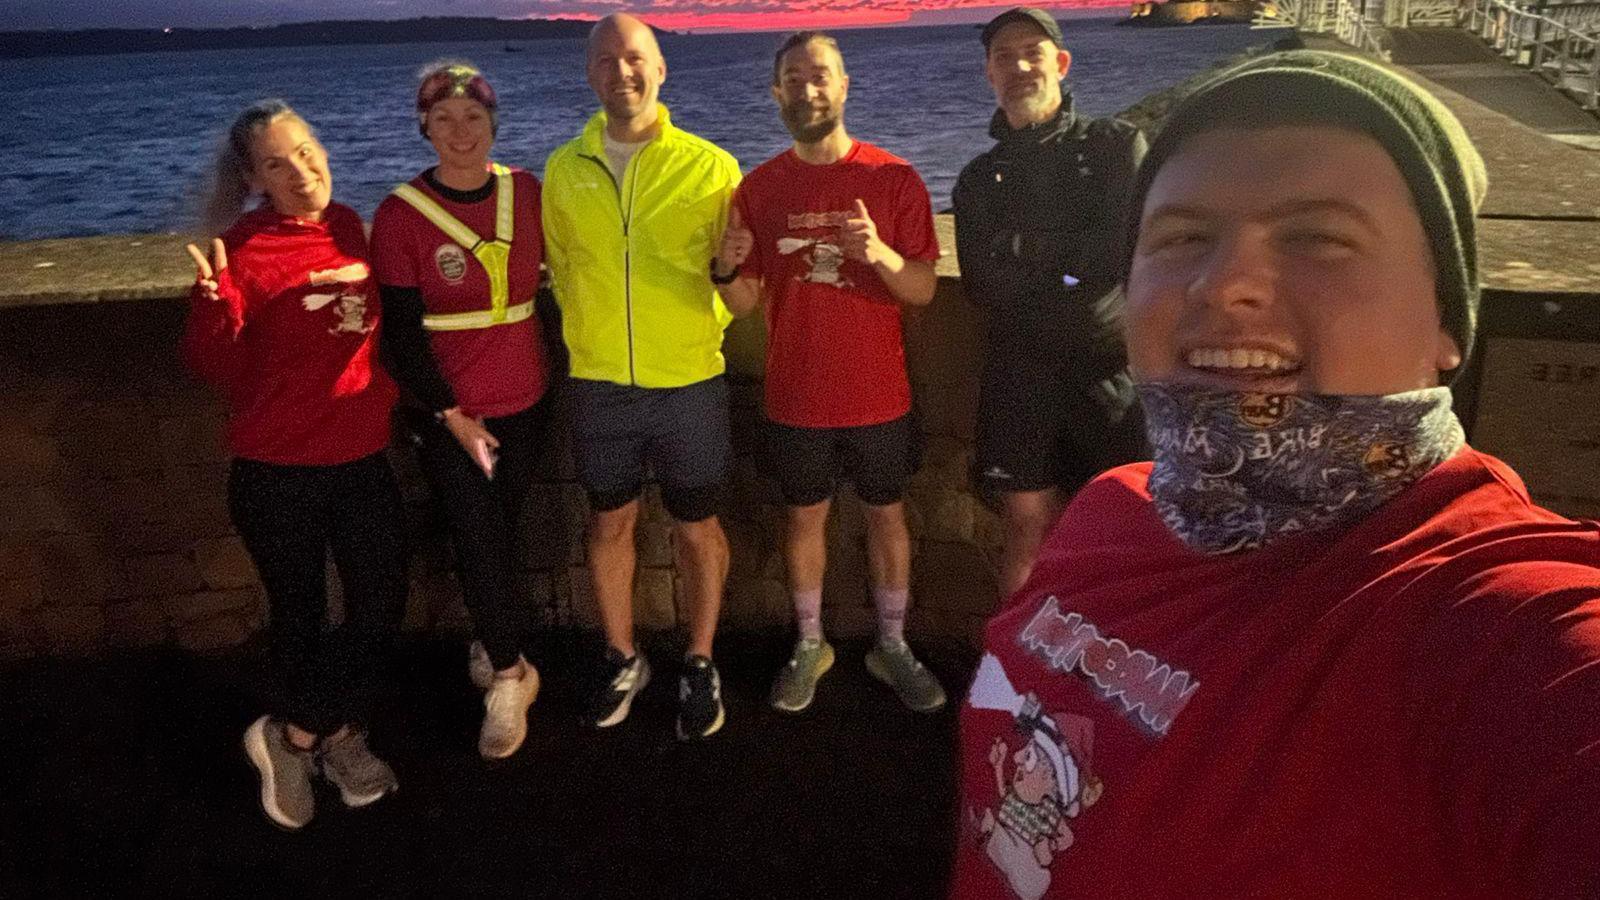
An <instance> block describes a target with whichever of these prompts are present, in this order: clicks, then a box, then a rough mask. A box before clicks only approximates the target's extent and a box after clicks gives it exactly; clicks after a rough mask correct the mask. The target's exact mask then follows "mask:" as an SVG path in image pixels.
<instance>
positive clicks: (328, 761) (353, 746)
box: [317, 728, 400, 809]
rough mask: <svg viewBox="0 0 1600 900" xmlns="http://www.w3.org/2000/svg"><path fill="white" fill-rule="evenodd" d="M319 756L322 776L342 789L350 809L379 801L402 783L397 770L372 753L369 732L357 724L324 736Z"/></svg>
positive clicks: (342, 796)
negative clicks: (331, 735)
mask: <svg viewBox="0 0 1600 900" xmlns="http://www.w3.org/2000/svg"><path fill="white" fill-rule="evenodd" d="M317 756H318V758H319V759H320V760H321V762H322V775H323V777H324V778H327V779H328V783H329V784H332V785H333V786H334V787H336V788H338V789H339V796H340V797H341V798H342V799H343V800H344V805H345V806H348V807H350V808H351V809H355V808H356V807H361V806H366V805H368V804H370V803H376V802H378V801H379V800H380V799H382V798H383V795H385V794H388V793H391V792H393V791H396V790H398V789H399V787H400V781H399V779H397V778H395V777H394V770H393V769H391V768H389V764H388V763H386V762H384V761H383V760H381V759H379V758H377V757H376V756H373V755H372V751H371V750H368V749H367V737H366V735H364V734H362V733H361V732H360V731H357V730H356V729H354V728H347V729H345V731H344V733H343V734H337V735H334V736H333V737H330V738H324V739H323V741H322V750H321V752H320V753H318V754H317Z"/></svg>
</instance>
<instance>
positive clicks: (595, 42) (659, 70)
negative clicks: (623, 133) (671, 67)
mask: <svg viewBox="0 0 1600 900" xmlns="http://www.w3.org/2000/svg"><path fill="white" fill-rule="evenodd" d="M588 71H589V87H591V88H593V89H594V93H595V96H596V97H599V98H600V105H601V106H603V107H605V111H606V116H607V118H608V119H610V120H611V122H612V123H613V124H626V123H632V122H641V123H649V122H653V121H654V120H655V115H656V98H657V96H658V95H659V94H660V91H661V83H662V82H663V81H665V80H666V78H667V63H666V60H665V59H663V58H662V56H661V47H660V45H659V44H657V43H656V36H655V33H654V32H652V31H651V30H650V26H648V25H646V24H644V23H643V22H641V21H639V20H638V19H635V18H634V17H632V16H629V15H626V14H622V13H618V14H615V15H611V16H608V17H606V18H605V19H602V20H601V21H600V23H599V24H598V25H596V26H595V29H594V31H593V32H592V33H591V34H590V36H589V63H588Z"/></svg>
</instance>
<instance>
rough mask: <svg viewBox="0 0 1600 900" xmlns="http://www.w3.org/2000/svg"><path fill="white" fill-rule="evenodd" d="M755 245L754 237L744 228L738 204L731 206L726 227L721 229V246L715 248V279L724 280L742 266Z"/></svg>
mask: <svg viewBox="0 0 1600 900" xmlns="http://www.w3.org/2000/svg"><path fill="white" fill-rule="evenodd" d="M755 243H756V239H755V235H754V234H752V233H751V231H750V229H748V228H746V227H744V216H742V215H741V214H740V213H739V204H737V203H735V204H732V205H731V206H730V207H729V209H728V227H727V228H725V229H723V231H722V244H721V246H719V247H718V248H717V258H716V269H717V273H716V274H717V277H719V278H725V277H727V275H728V274H729V273H730V272H732V271H734V270H735V269H737V268H739V266H741V265H743V264H744V261H745V260H746V259H749V258H750V251H751V250H752V249H753V248H754V247H755Z"/></svg>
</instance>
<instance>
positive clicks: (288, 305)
mask: <svg viewBox="0 0 1600 900" xmlns="http://www.w3.org/2000/svg"><path fill="white" fill-rule="evenodd" d="M222 242H223V243H224V244H225V245H226V246H227V248H228V267H227V268H225V269H223V270H222V271H221V272H220V273H219V274H218V277H217V282H218V290H217V292H218V294H220V295H221V297H222V300H221V302H217V301H212V300H207V299H205V298H204V297H203V296H202V295H201V294H200V292H199V290H198V289H196V291H195V292H194V294H193V296H192V299H191V303H190V309H189V320H188V323H187V327H186V328H185V331H184V336H183V348H182V349H183V357H184V361H185V362H187V363H188V365H189V367H190V368H191V369H193V370H194V371H195V372H196V373H197V374H199V375H200V376H201V377H203V378H205V379H206V380H207V381H210V382H212V383H213V384H215V385H217V386H218V387H220V388H221V389H222V390H223V391H224V392H226V394H227V395H228V399H229V401H230V402H231V404H232V407H233V415H232V416H231V417H230V418H229V420H228V446H229V449H230V450H231V451H232V452H233V454H234V455H235V456H241V457H244V458H245V459H253V460H258V461H260V462H268V463H278V464H280V465H318V466H320V465H334V464H337V463H344V462H350V461H351V460H355V459H360V458H361V457H363V456H368V455H370V454H373V453H376V452H378V451H379V450H382V449H383V448H384V447H385V446H386V445H387V444H388V443H389V410H390V409H391V408H392V407H393V406H394V401H395V396H396V393H397V391H396V389H395V385H394V382H393V381H391V380H390V378H389V374H388V373H387V372H385V371H384V370H383V368H382V367H381V366H379V365H377V364H376V360H375V358H374V357H375V355H376V351H377V346H378V292H377V288H376V285H375V284H374V282H373V280H372V275H371V272H370V270H369V269H368V267H367V239H366V234H365V233H364V232H363V231H362V229H361V219H360V217H359V216H357V215H356V214H355V213H354V212H353V211H351V210H350V209H349V208H347V207H344V206H339V205H337V204H334V205H331V206H329V207H328V209H327V211H326V212H325V213H324V214H323V218H322V221H320V222H307V221H303V220H301V219H295V218H289V217H285V216H283V215H280V214H279V213H277V212H276V211H274V210H273V209H272V208H271V207H266V208H263V209H258V210H255V211H253V212H250V213H247V214H246V215H245V216H243V217H242V218H240V219H239V221H238V222H237V223H235V224H234V226H233V227H232V228H230V229H228V231H227V232H226V233H224V234H223V235H222Z"/></svg>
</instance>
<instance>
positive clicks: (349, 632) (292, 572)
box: [228, 453, 407, 735]
mask: <svg viewBox="0 0 1600 900" xmlns="http://www.w3.org/2000/svg"><path fill="white" fill-rule="evenodd" d="M228 507H229V511H230V512H231V514H232V516H233V524H234V527H235V528H237V529H238V531H239V535H240V537H241V538H243V539H244V545H245V549H246V550H248V551H249V553H250V558H251V559H252V560H254V561H255V564H256V571H257V572H258V573H259V574H260V576H261V583H262V585H263V586H264V587H265V588H266V591H267V600H268V602H269V604H270V607H271V613H272V623H271V626H270V628H269V634H270V636H271V645H272V646H271V666H272V675H273V680H274V681H275V682H276V688H277V693H278V696H277V697H276V698H275V700H274V703H273V707H274V709H273V714H274V715H275V716H277V717H279V718H281V719H284V720H287V721H288V722H291V723H293V724H294V725H296V726H298V727H300V728H303V729H305V730H306V731H309V732H312V733H314V734H319V735H327V734H332V733H333V732H335V731H337V730H338V729H339V727H340V726H341V725H344V724H346V723H351V722H357V723H359V722H362V721H364V720H365V718H366V715H367V712H368V710H369V709H370V706H371V703H372V699H373V696H374V695H375V694H376V692H377V682H378V678H379V675H380V668H381V666H382V664H383V662H384V659H385V657H386V656H387V654H388V652H389V649H390V646H391V645H392V643H393V641H394V636H395V632H396V631H397V630H398V628H399V625H400V619H401V616H402V615H404V613H405V602H406V587H407V581H406V558H405V536H404V535H405V533H404V526H403V522H402V518H401V507H400V489H399V486H398V485H397V484H396V483H395V479H394V473H393V472H392V471H391V470H390V469H389V462H388V460H387V459H385V458H384V455H383V454H382V453H375V454H373V455H371V456H368V457H365V458H362V459H359V460H356V461H354V462H348V463H343V464H340V465H334V466H282V465H274V464H271V463H263V462H255V461H253V460H247V459H236V460H234V461H233V470H232V472H231V474H230V476H229V478H228ZM330 549H331V550H332V551H333V562H334V566H335V567H336V568H337V569H338V572H339V582H340V584H341V585H343V587H344V623H343V624H342V625H340V626H339V627H338V628H336V629H331V630H330V629H327V628H325V627H324V625H325V621H326V619H327V607H328V594H327V574H326V573H327V569H326V565H327V558H328V551H329V550H330Z"/></svg>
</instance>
